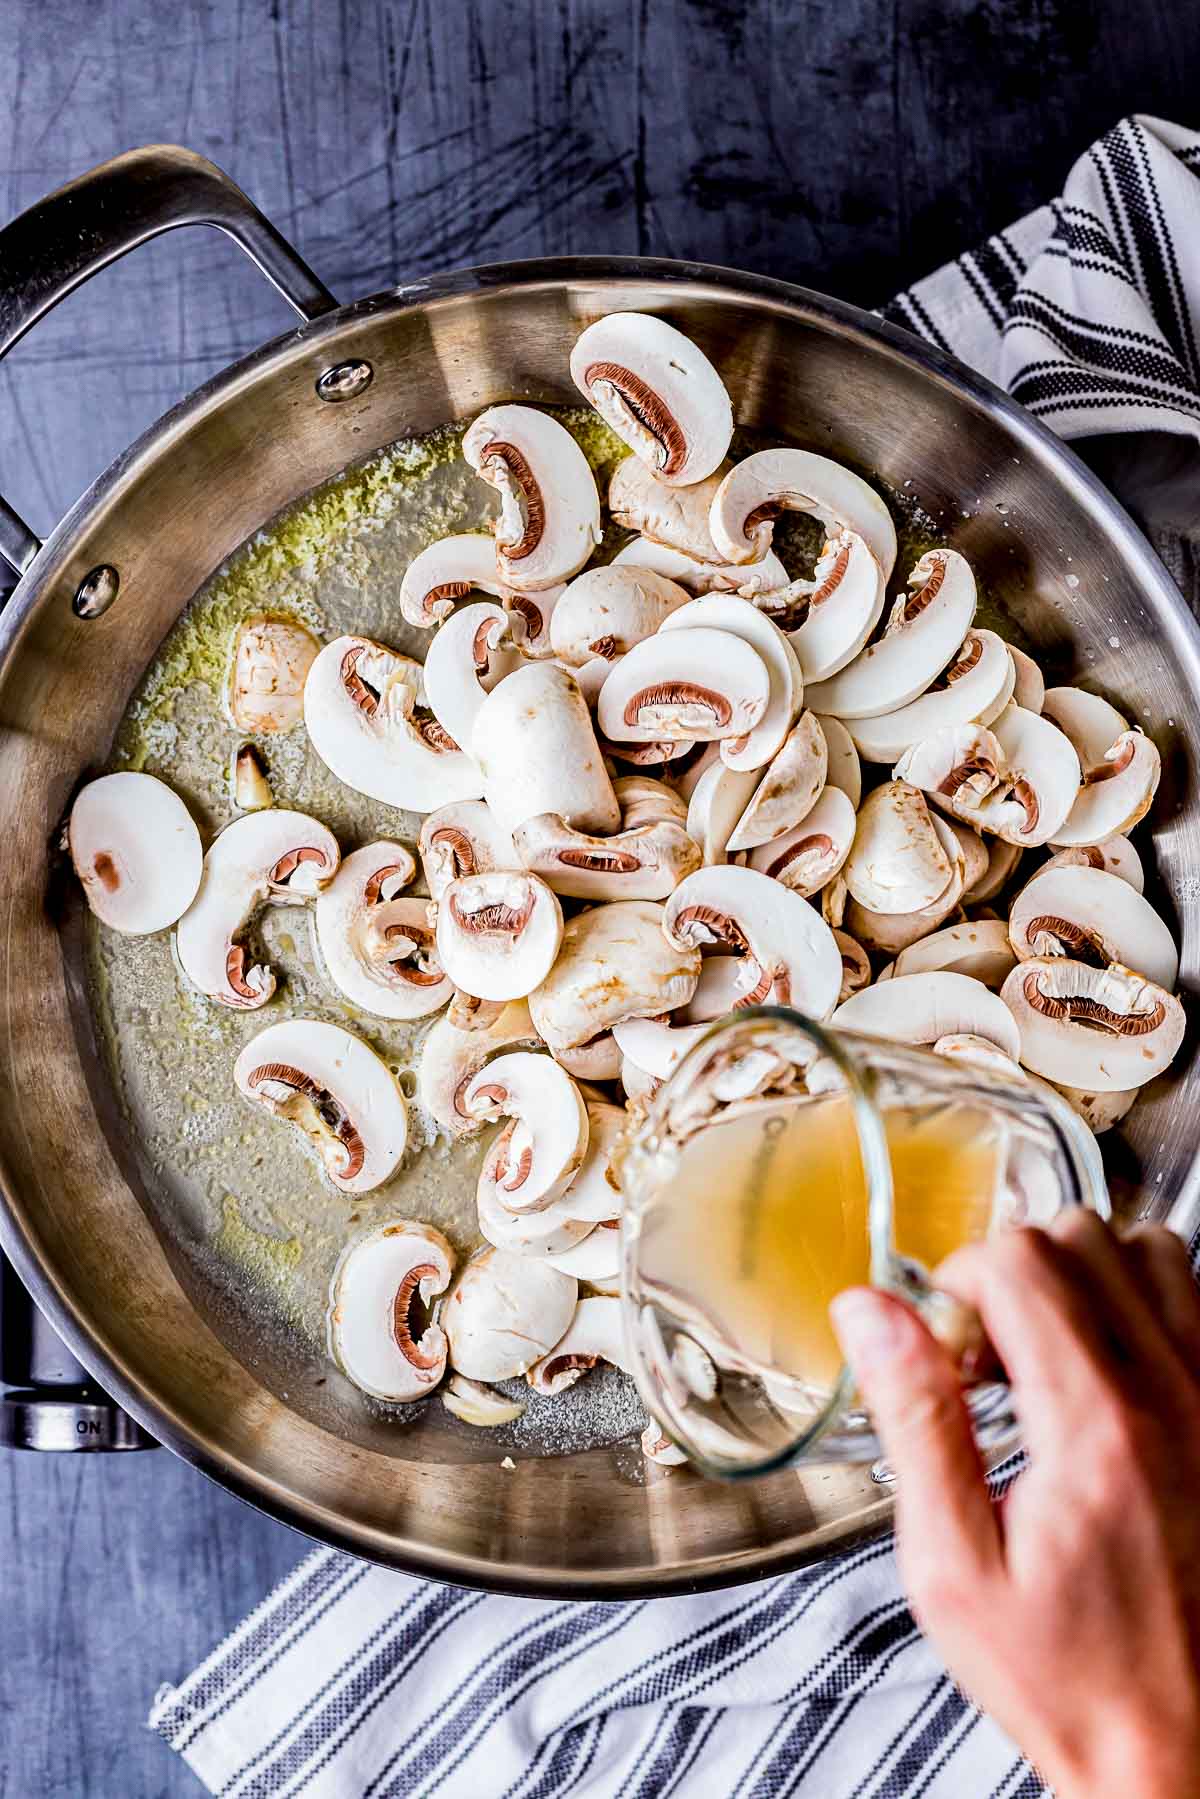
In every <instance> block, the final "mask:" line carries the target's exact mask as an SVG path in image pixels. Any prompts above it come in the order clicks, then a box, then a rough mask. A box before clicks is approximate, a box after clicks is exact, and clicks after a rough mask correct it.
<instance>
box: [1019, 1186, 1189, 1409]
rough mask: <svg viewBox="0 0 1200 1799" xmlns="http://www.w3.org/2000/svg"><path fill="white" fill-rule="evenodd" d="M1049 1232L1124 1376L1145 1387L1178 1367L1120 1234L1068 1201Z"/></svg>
mask: <svg viewBox="0 0 1200 1799" xmlns="http://www.w3.org/2000/svg"><path fill="white" fill-rule="evenodd" d="M1048 1229H1049V1233H1050V1235H1051V1236H1052V1237H1053V1238H1054V1240H1055V1242H1056V1243H1058V1244H1060V1245H1061V1246H1062V1248H1063V1249H1065V1250H1066V1251H1067V1254H1068V1255H1069V1256H1071V1257H1073V1258H1074V1261H1075V1272H1076V1276H1077V1278H1078V1279H1079V1281H1080V1282H1081V1283H1082V1285H1083V1286H1084V1287H1085V1288H1086V1289H1087V1290H1088V1292H1089V1293H1090V1295H1091V1301H1092V1307H1093V1311H1094V1314H1095V1319H1096V1326H1097V1329H1098V1330H1099V1331H1101V1332H1102V1333H1103V1334H1104V1335H1105V1336H1106V1337H1107V1339H1108V1343H1109V1348H1110V1350H1111V1352H1112V1355H1113V1357H1114V1358H1115V1359H1116V1360H1117V1361H1118V1362H1120V1363H1122V1364H1124V1365H1125V1366H1126V1367H1127V1369H1128V1371H1129V1378H1130V1379H1131V1380H1133V1381H1135V1382H1136V1383H1137V1384H1138V1385H1139V1386H1141V1387H1143V1388H1144V1387H1145V1384H1146V1382H1147V1381H1159V1380H1160V1379H1161V1377H1162V1376H1163V1375H1164V1374H1165V1375H1166V1377H1167V1378H1168V1379H1177V1378H1178V1373H1179V1370H1178V1368H1177V1366H1176V1358H1175V1356H1174V1355H1173V1353H1172V1350H1171V1344H1170V1341H1169V1339H1168V1337H1167V1334H1166V1331H1165V1330H1164V1328H1163V1325H1162V1321H1161V1320H1160V1318H1159V1317H1158V1315H1157V1311H1156V1308H1155V1307H1154V1306H1153V1305H1152V1304H1151V1302H1150V1300H1149V1298H1148V1296H1147V1294H1146V1291H1145V1289H1144V1287H1143V1286H1142V1284H1141V1282H1140V1281H1138V1280H1136V1279H1135V1278H1134V1273H1133V1265H1132V1262H1131V1261H1130V1259H1129V1258H1128V1256H1126V1255H1124V1254H1123V1253H1122V1248H1121V1240H1120V1238H1119V1237H1118V1236H1117V1234H1116V1232H1115V1231H1114V1230H1112V1229H1111V1227H1110V1226H1109V1225H1107V1224H1105V1222H1104V1220H1103V1219H1102V1218H1099V1217H1097V1215H1096V1213H1095V1212H1091V1211H1088V1210H1087V1209H1086V1208H1085V1207H1083V1206H1072V1207H1071V1209H1070V1210H1069V1211H1067V1212H1063V1213H1062V1214H1061V1215H1060V1216H1059V1217H1058V1218H1056V1219H1055V1220H1054V1221H1053V1223H1052V1224H1050V1225H1049V1227H1048Z"/></svg>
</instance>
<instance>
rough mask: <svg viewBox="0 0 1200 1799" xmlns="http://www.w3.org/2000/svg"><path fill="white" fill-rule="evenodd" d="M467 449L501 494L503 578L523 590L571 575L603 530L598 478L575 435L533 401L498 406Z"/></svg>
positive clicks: (498, 527) (477, 425) (479, 422)
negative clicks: (536, 408)
mask: <svg viewBox="0 0 1200 1799" xmlns="http://www.w3.org/2000/svg"><path fill="white" fill-rule="evenodd" d="M462 448H463V455H464V456H465V457H466V460H467V461H468V462H469V463H470V465H471V467H472V468H473V469H474V470H475V473H476V474H477V475H478V476H479V477H480V479H481V480H483V481H486V482H487V483H488V486H489V487H493V488H495V490H496V492H497V493H498V494H499V496H500V516H499V518H498V519H497V520H496V522H495V524H494V525H493V527H492V529H493V531H494V532H495V538H496V567H497V570H498V572H499V575H500V579H501V580H502V581H505V582H507V583H508V585H509V586H510V587H515V588H517V589H518V590H519V591H521V592H524V593H536V592H537V591H538V589H539V588H545V587H553V586H555V585H556V584H557V583H558V582H559V581H568V580H570V578H571V576H572V575H573V574H575V573H576V572H577V571H578V570H579V569H581V568H582V567H583V565H584V563H585V562H586V561H587V560H588V558H589V556H590V555H591V553H592V551H593V550H594V549H595V547H596V545H597V544H598V543H599V542H600V536H601V532H600V496H599V494H598V493H597V492H596V480H595V477H594V475H593V474H592V471H591V469H590V468H589V466H588V460H587V457H586V456H585V455H584V453H583V451H582V450H581V449H580V448H579V445H578V444H577V443H576V442H575V439H574V438H573V437H572V436H571V433H570V432H569V431H567V430H565V429H564V427H563V426H562V425H560V424H559V422H558V420H557V419H553V418H551V417H550V415H549V414H548V413H545V412H535V411H534V409H533V407H532V406H491V407H489V408H488V410H487V411H486V412H481V413H480V415H479V417H478V418H477V419H476V420H475V422H474V424H472V425H470V426H469V427H468V428H467V431H466V434H465V435H464V437H463V446H462Z"/></svg>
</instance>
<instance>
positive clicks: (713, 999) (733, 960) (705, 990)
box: [679, 954, 756, 1024]
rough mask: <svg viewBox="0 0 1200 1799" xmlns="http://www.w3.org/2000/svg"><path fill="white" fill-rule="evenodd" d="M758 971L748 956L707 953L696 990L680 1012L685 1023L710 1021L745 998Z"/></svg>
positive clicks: (731, 1009) (720, 1016) (728, 1010)
mask: <svg viewBox="0 0 1200 1799" xmlns="http://www.w3.org/2000/svg"><path fill="white" fill-rule="evenodd" d="M755 978H756V971H755V968H754V965H753V963H751V962H748V961H747V960H746V958H745V956H735V955H716V954H713V955H708V956H705V958H704V960H703V961H702V962H701V964H700V978H699V980H698V981H697V982H696V991H695V992H694V993H693V994H692V997H691V999H690V1000H689V1001H688V1003H687V1005H686V1006H684V1007H682V1009H681V1010H680V1012H679V1020H680V1022H681V1023H683V1024H711V1023H712V1022H713V1020H714V1019H716V1018H724V1016H725V1014H726V1012H732V1011H733V1009H734V1007H735V1006H736V1005H737V1004H738V1003H739V1001H741V1000H743V999H744V998H745V996H746V994H747V993H748V992H749V991H750V989H751V987H753V985H754V982H755Z"/></svg>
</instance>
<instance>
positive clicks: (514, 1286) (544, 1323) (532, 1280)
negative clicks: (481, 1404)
mask: <svg viewBox="0 0 1200 1799" xmlns="http://www.w3.org/2000/svg"><path fill="white" fill-rule="evenodd" d="M578 1292H579V1283H578V1282H577V1281H575V1280H573V1279H572V1277H571V1276H570V1275H569V1274H560V1273H559V1271H558V1269H557V1268H551V1267H550V1266H549V1265H548V1264H547V1263H546V1262H542V1261H536V1260H534V1259H533V1258H532V1257H529V1256H518V1255H514V1254H512V1252H511V1251H509V1250H504V1249H484V1250H481V1251H480V1252H479V1253H478V1254H477V1255H474V1256H472V1257H471V1260H470V1261H469V1262H468V1263H467V1265H466V1267H465V1268H464V1269H463V1270H462V1272H461V1273H460V1275H459V1277H458V1279H457V1280H456V1281H455V1283H454V1286H453V1288H452V1289H451V1291H450V1295H449V1297H448V1299H447V1300H446V1303H445V1305H444V1306H443V1308H442V1316H441V1324H442V1328H443V1330H444V1331H445V1333H446V1337H447V1339H448V1341H449V1344H450V1366H451V1367H452V1368H454V1369H456V1370H457V1371H458V1372H459V1373H460V1374H465V1375H466V1376H467V1377H468V1379H470V1380H478V1381H500V1380H512V1379H514V1378H515V1377H516V1376H517V1375H520V1374H524V1373H525V1371H526V1369H528V1368H529V1367H530V1366H531V1365H532V1364H533V1363H534V1362H535V1361H537V1360H538V1358H539V1357H540V1356H543V1355H545V1353H546V1351H547V1350H548V1349H551V1348H553V1346H554V1344H555V1343H557V1342H558V1341H559V1339H560V1338H561V1337H562V1335H563V1332H564V1331H565V1330H566V1329H567V1328H568V1326H569V1325H570V1322H571V1317H572V1314H573V1313H574V1311H575V1301H576V1297H577V1295H578Z"/></svg>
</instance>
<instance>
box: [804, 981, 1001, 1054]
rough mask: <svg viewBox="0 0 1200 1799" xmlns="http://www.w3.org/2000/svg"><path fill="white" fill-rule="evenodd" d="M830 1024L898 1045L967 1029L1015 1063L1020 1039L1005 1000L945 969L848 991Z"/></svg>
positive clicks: (917, 1042)
mask: <svg viewBox="0 0 1200 1799" xmlns="http://www.w3.org/2000/svg"><path fill="white" fill-rule="evenodd" d="M833 1023H834V1025H836V1026H837V1027H839V1028H840V1029H842V1030H846V1031H861V1032H862V1034H863V1035H864V1036H866V1037H891V1038H894V1039H895V1041H896V1042H898V1043H912V1044H918V1045H919V1044H923V1043H936V1042H937V1040H938V1038H939V1037H950V1036H957V1035H958V1034H959V1033H960V1032H964V1031H965V1032H967V1033H969V1034H970V1035H971V1036H973V1037H984V1038H986V1039H987V1041H988V1042H989V1043H994V1044H995V1046H996V1048H997V1049H1000V1050H1003V1051H1004V1054H1005V1055H1006V1056H1011V1057H1012V1058H1013V1060H1014V1061H1015V1060H1016V1059H1017V1056H1018V1053H1019V1051H1020V1047H1021V1042H1020V1037H1019V1035H1018V1032H1017V1027H1016V1024H1015V1022H1014V1020H1013V1015H1012V1013H1011V1012H1010V1010H1009V1008H1008V1006H1007V1004H1006V1003H1005V1001H1004V1000H1003V999H1002V998H1001V997H1000V996H999V995H998V994H995V993H990V992H989V991H988V989H987V988H986V987H985V986H984V984H983V982H982V981H976V980H972V979H971V977H970V976H969V975H965V974H951V973H948V972H946V971H944V970H941V971H938V972H937V973H930V974H905V975H901V974H896V975H893V977H892V979H891V980H890V981H877V982H876V983H875V985H874V986H873V987H865V988H864V989H863V991H862V992H861V993H854V994H851V996H850V998H849V999H848V1000H844V1001H843V1002H842V1004H841V1005H840V1006H839V1007H838V1009H837V1011H836V1012H835V1013H834V1015H833Z"/></svg>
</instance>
